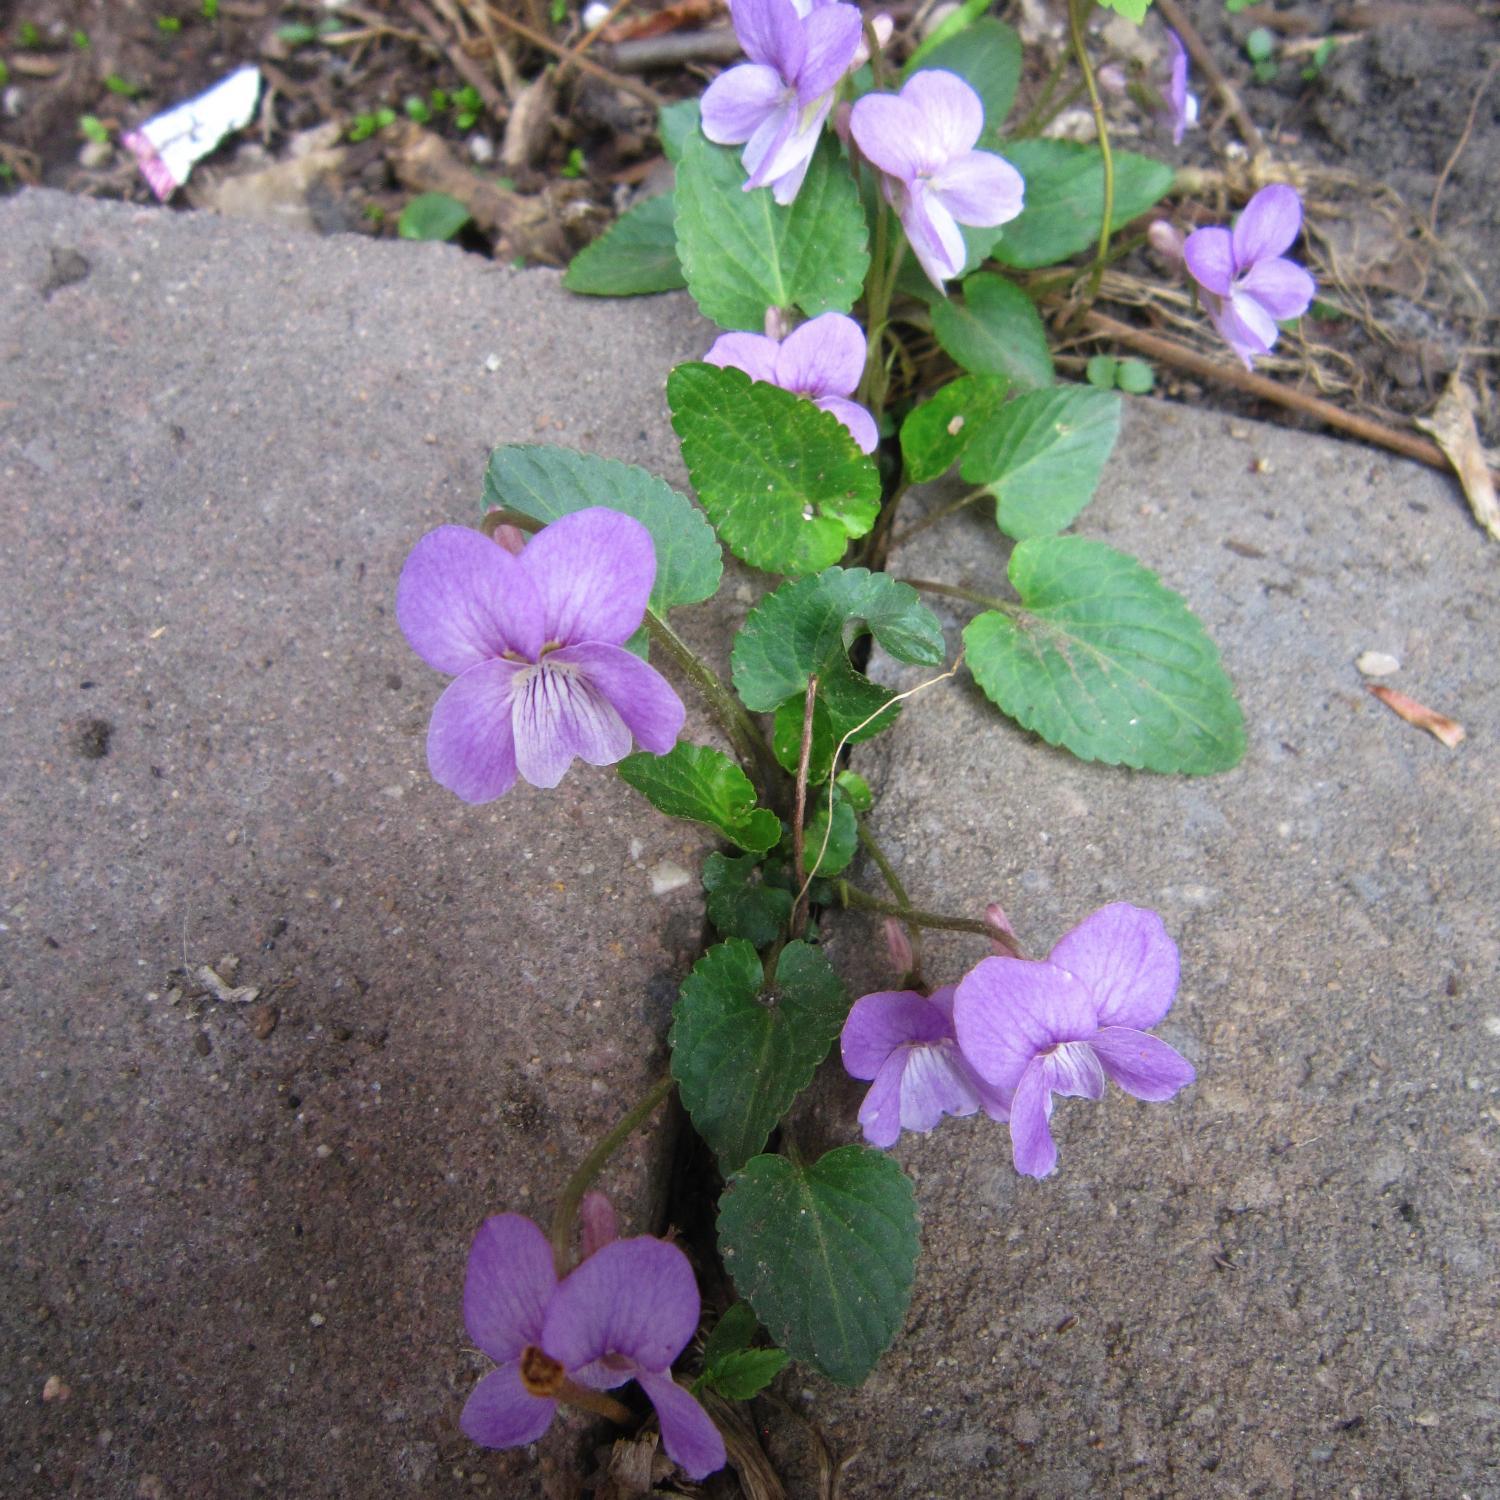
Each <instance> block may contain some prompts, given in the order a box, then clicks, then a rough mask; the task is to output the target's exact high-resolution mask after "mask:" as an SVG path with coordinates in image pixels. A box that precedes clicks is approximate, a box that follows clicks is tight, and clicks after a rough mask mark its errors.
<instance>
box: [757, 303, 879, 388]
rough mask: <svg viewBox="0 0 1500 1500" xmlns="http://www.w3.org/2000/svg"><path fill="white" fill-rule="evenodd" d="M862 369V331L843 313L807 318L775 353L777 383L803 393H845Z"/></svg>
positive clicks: (863, 361)
mask: <svg viewBox="0 0 1500 1500" xmlns="http://www.w3.org/2000/svg"><path fill="white" fill-rule="evenodd" d="M864 372H865V335H864V330H863V329H862V328H861V327H860V326H859V324H858V323H856V322H855V321H854V319H853V318H848V317H845V316H844V314H843V313H838V312H826V313H820V314H819V315H818V316H817V317H816V318H809V319H808V321H807V322H806V323H804V324H802V326H801V327H800V328H796V329H793V330H792V332H791V333H790V334H788V335H787V337H786V339H785V341H784V342H783V343H782V344H781V346H780V348H779V350H778V351H777V354H776V384H777V385H779V386H780V387H781V388H782V389H783V390H787V391H798V392H800V393H801V394H802V395H804V396H812V397H814V398H816V397H818V396H847V395H849V394H850V392H852V391H853V389H854V388H855V386H857V385H858V384H859V381H860V377H861V376H862V375H863V374H864Z"/></svg>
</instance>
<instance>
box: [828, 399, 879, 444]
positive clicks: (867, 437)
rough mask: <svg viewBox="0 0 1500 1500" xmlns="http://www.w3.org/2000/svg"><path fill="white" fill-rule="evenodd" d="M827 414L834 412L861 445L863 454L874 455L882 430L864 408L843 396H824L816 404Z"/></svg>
mask: <svg viewBox="0 0 1500 1500" xmlns="http://www.w3.org/2000/svg"><path fill="white" fill-rule="evenodd" d="M815 404H816V405H818V406H819V407H821V408H822V409H823V410H824V411H826V412H832V413H833V415H834V416H836V417H837V418H838V419H839V421H840V422H842V423H843V424H844V426H845V427H847V428H848V429H849V435H850V436H851V437H852V438H853V439H854V441H855V442H856V443H858V444H859V447H860V451H861V452H862V453H873V452H874V451H875V449H876V447H877V446H878V445H879V443H880V429H879V428H878V427H877V426H876V425H875V418H874V417H872V416H871V415H870V414H869V412H868V411H866V410H865V408H864V407H862V406H858V405H856V404H855V403H854V402H853V401H847V400H845V399H844V397H842V396H823V397H821V398H819V400H818V401H817V402H816V403H815Z"/></svg>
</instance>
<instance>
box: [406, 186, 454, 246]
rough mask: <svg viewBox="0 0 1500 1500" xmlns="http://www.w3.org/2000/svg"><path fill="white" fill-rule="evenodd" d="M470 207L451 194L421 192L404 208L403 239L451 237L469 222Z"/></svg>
mask: <svg viewBox="0 0 1500 1500" xmlns="http://www.w3.org/2000/svg"><path fill="white" fill-rule="evenodd" d="M469 218H470V214H469V210H468V208H467V207H466V206H465V205H464V204H462V203H460V202H459V201H458V199H457V198H451V197H449V195H448V194H447V193H421V194H419V195H418V196H417V197H415V198H413V199H412V200H411V202H410V203H408V204H407V205H406V207H405V208H403V209H402V210H401V218H400V220H399V221H398V223H397V225H396V232H397V233H398V234H399V235H400V236H401V238H402V239H403V240H451V239H452V238H453V236H454V235H455V234H457V233H458V231H459V230H460V229H462V228H463V227H464V225H465V224H467V223H468V222H469Z"/></svg>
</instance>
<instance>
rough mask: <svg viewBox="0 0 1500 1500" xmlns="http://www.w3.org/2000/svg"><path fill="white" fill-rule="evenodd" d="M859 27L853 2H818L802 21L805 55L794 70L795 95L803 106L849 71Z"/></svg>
mask: <svg viewBox="0 0 1500 1500" xmlns="http://www.w3.org/2000/svg"><path fill="white" fill-rule="evenodd" d="M862 29H863V23H862V22H861V21H860V16H859V10H858V8H857V7H856V6H853V5H820V6H818V7H817V8H816V9H814V10H813V12H812V13H811V14H810V15H809V16H808V18H807V19H806V20H805V21H804V22H803V23H802V35H803V38H804V40H805V41H806V43H807V55H806V57H804V59H803V61H802V68H801V70H800V72H799V73H798V74H797V98H798V100H799V101H800V102H801V103H802V104H803V105H804V106H806V105H808V104H811V103H812V101H813V100H814V99H816V98H818V97H819V96H820V95H822V94H826V93H827V92H828V91H829V90H830V89H832V88H833V86H834V85H835V84H836V83H837V82H838V81H839V79H841V78H842V77H843V76H844V74H845V73H847V72H848V71H849V68H850V65H851V64H852V63H853V61H854V54H855V52H856V51H857V50H858V48H859V39H860V33H861V31H862Z"/></svg>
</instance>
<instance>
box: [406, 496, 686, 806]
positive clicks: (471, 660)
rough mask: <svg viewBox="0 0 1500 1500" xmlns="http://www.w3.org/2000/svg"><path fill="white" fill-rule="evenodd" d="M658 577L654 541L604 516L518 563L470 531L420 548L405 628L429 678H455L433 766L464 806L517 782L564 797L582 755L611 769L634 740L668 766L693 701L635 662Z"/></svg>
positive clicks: (572, 527) (449, 533)
mask: <svg viewBox="0 0 1500 1500" xmlns="http://www.w3.org/2000/svg"><path fill="white" fill-rule="evenodd" d="M655 578H656V551H655V548H654V547H653V546H652V544H651V534H650V532H648V531H647V530H646V528H645V527H644V526H642V525H641V523H640V522H639V521H637V520H635V519H634V518H633V517H631V516H626V515H621V514H620V513H619V512H618V511H613V510H606V509H603V508H602V507H595V508H592V509H589V510H580V511H574V512H573V513H572V514H571V515H566V516H563V517H561V518H560V519H558V520H556V521H554V522H552V524H551V525H550V526H547V527H546V528H544V529H543V530H542V531H541V532H539V533H538V534H537V535H536V536H535V537H533V538H532V540H531V541H530V542H528V543H527V545H526V547H525V548H524V550H523V551H522V552H521V554H520V555H519V556H514V555H512V554H511V553H510V552H508V551H507V550H506V549H505V548H504V547H501V546H497V545H496V544H495V543H494V542H492V541H491V540H490V539H489V538H488V537H486V536H484V535H483V534H482V533H480V532H478V531H471V530H469V529H468V527H465V526H440V527H439V528H438V529H437V530H436V531H430V532H428V533H427V535H426V536H424V537H423V538H422V540H421V541H419V542H418V543H417V545H416V546H415V547H414V548H413V549H412V552H411V556H410V557H408V558H407V559H406V566H405V567H404V568H403V569H402V570H401V581H400V582H399V583H398V584H397V586H396V618H397V620H398V621H399V622H400V625H401V629H402V630H403V631H404V632H405V633H406V639H407V640H408V641H409V642H410V644H411V647H412V650H414V651H415V652H416V653H417V655H418V656H420V657H421V658H422V660H423V661H425V662H426V663H427V665H428V666H429V667H435V668H436V669H437V670H438V671H439V672H451V673H453V674H455V675H454V680H453V681H452V682H450V683H449V684H448V687H447V689H446V690H445V691H444V693H443V695H442V697H441V698H439V699H438V701H437V706H436V707H435V708H434V709H433V711H432V722H431V724H430V725H429V726H428V730H427V764H428V766H429V767H430V768H431V770H432V774H433V776H434V778H436V780H438V781H439V782H441V783H442V784H443V785H444V786H445V787H447V788H448V789H449V790H450V791H453V792H457V793H458V795H459V796H460V797H462V798H463V799H464V801H465V802H489V801H491V800H493V799H494V798H496V797H499V796H501V795H502V794H504V793H505V792H507V791H509V790H510V788H511V787H512V786H513V785H514V784H515V780H516V775H517V773H519V774H520V775H521V776H523V777H525V779H526V780H527V781H529V782H530V783H531V784H532V785H533V786H542V787H553V786H556V785H557V783H558V782H559V781H561V780H562V777H563V773H564V772H565V771H566V770H567V769H568V767H569V766H570V765H571V764H572V763H573V758H574V756H578V757H579V758H580V759H582V760H585V761H587V762H588V763H589V764H590V765H594V766H608V765H613V764H614V763H615V762H616V761H617V760H619V759H621V758H622V757H623V756H624V755H625V754H626V753H627V752H628V751H629V749H630V739H631V736H632V735H634V736H635V738H636V739H637V740H639V741H640V742H641V744H642V745H643V746H644V747H645V748H646V749H647V750H650V751H651V752H652V753H653V754H656V755H665V754H666V753H667V751H668V750H670V749H671V748H672V746H673V744H674V743H675V742H676V739H677V734H678V731H679V730H680V729H681V728H682V722H683V717H684V714H683V707H682V700H681V699H679V698H678V696H677V694H676V693H674V692H673V691H672V689H671V688H670V687H669V686H668V685H667V681H666V679H665V678H664V677H663V676H662V675H661V674H660V673H659V672H657V671H656V669H655V668H653V667H649V666H647V665H646V663H645V662H643V661H642V660H641V659H640V658H639V657H638V656H633V655H632V654H631V653H630V652H629V651H626V650H625V649H624V647H623V645H622V642H624V641H626V640H628V639H629V638H630V637H631V635H633V634H634V632H635V630H636V628H637V627H638V626H639V625H640V623H641V619H642V617H643V616H644V614H645V610H646V601H647V599H648V598H649V597H650V594H651V585H652V583H653V582H654V581H655Z"/></svg>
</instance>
